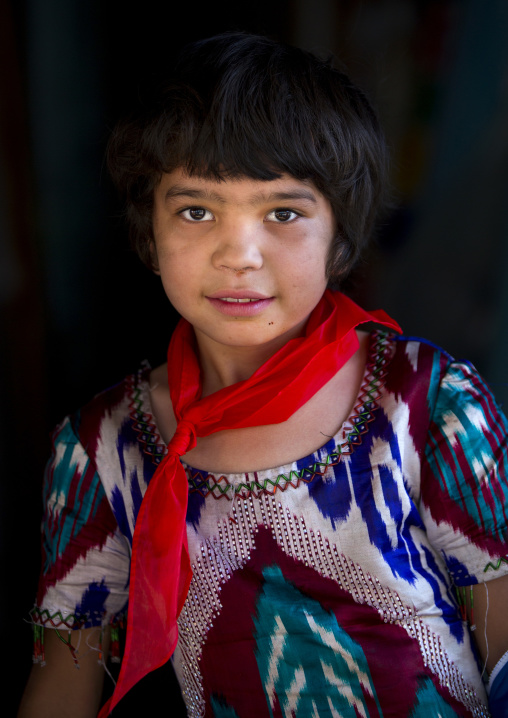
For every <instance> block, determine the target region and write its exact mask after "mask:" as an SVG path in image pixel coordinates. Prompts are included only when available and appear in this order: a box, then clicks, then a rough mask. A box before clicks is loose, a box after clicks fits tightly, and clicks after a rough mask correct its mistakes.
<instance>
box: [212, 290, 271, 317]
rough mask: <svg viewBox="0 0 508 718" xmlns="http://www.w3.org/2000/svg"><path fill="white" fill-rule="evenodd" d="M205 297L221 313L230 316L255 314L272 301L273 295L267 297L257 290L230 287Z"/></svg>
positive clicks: (250, 315)
mask: <svg viewBox="0 0 508 718" xmlns="http://www.w3.org/2000/svg"><path fill="white" fill-rule="evenodd" d="M206 298H207V299H208V301H209V302H210V304H211V305H212V306H213V307H214V308H215V309H217V310H218V311H219V312H220V313H221V314H224V315H226V316H230V317H254V316H257V315H258V314H261V313H262V312H263V311H264V310H265V309H267V308H268V307H269V305H270V304H271V303H272V302H273V301H274V297H267V296H266V295H263V294H261V293H259V292H252V291H247V290H243V291H240V290H231V289H229V290H226V291H219V292H214V293H213V294H210V295H208V296H207V297H206Z"/></svg>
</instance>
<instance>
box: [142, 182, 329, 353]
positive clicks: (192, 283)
mask: <svg viewBox="0 0 508 718" xmlns="http://www.w3.org/2000/svg"><path fill="white" fill-rule="evenodd" d="M153 231H154V238H155V244H154V247H153V251H154V260H155V263H156V266H158V273H159V274H160V276H161V279H162V283H163V285H164V288H165V291H166V294H167V296H168V298H169V300H170V301H171V303H172V304H173V305H174V307H175V308H176V309H177V310H178V311H179V312H180V314H181V315H182V316H183V317H185V319H187V320H188V321H189V322H190V323H191V324H192V325H193V327H194V330H195V332H196V337H197V340H198V344H199V347H200V350H201V351H204V350H205V351H206V350H207V351H216V350H217V349H220V350H221V351H222V352H224V350H225V349H226V347H237V348H240V347H245V348H251V349H254V347H257V348H259V349H262V350H263V351H264V353H265V354H266V356H267V357H268V356H271V354H273V353H274V352H275V351H277V350H278V349H280V347H282V346H283V345H284V344H285V343H286V342H287V341H288V340H289V339H292V338H294V337H296V336H298V335H300V334H301V332H302V329H303V327H304V326H305V323H306V321H307V319H308V317H309V314H310V313H311V312H312V310H313V309H314V307H315V306H316V304H317V303H318V302H319V300H320V298H321V296H322V294H323V292H324V291H325V289H326V285H327V278H326V275H325V268H326V260H327V257H328V252H329V249H330V245H331V243H332V239H333V237H334V232H335V221H334V217H333V212H332V208H331V205H330V203H329V202H328V200H327V199H325V198H324V197H323V195H322V194H321V193H320V192H318V190H317V189H316V188H315V187H314V185H313V184H312V183H310V182H302V181H299V180H296V179H294V178H293V177H291V176H289V175H283V176H282V177H281V178H279V179H276V180H271V181H259V180H252V179H248V178H241V179H229V180H225V181H221V182H217V181H215V180H209V179H203V178H201V177H189V175H187V174H186V173H185V172H184V171H183V170H181V169H178V170H175V171H174V172H171V173H170V174H165V175H163V177H162V180H161V182H160V184H159V186H158V187H157V189H156V190H155V196H154V211H153Z"/></svg>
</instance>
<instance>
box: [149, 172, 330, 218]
mask: <svg viewBox="0 0 508 718" xmlns="http://www.w3.org/2000/svg"><path fill="white" fill-rule="evenodd" d="M155 194H156V198H157V199H158V200H159V201H163V202H168V201H172V200H177V199H184V198H185V199H195V200H200V199H202V200H209V201H213V202H216V203H218V204H229V203H234V204H237V205H251V206H255V205H258V204H263V203H270V202H285V201H288V202H291V201H293V202H300V203H304V204H308V205H310V206H312V205H315V206H316V208H318V207H321V208H322V207H323V206H327V207H328V206H330V204H329V202H328V200H327V199H326V198H325V197H324V195H322V194H321V192H319V190H318V189H317V188H316V186H315V185H314V184H313V183H312V182H311V181H310V180H299V179H296V178H295V177H292V176H291V175H288V174H282V175H281V177H278V178H277V179H273V180H257V179H252V178H250V177H230V178H224V179H221V180H217V179H213V178H206V177H202V176H200V175H189V174H188V173H187V172H185V170H183V169H176V170H174V171H173V172H170V173H165V174H163V175H162V178H161V180H160V183H159V185H158V187H157V188H156V190H155Z"/></svg>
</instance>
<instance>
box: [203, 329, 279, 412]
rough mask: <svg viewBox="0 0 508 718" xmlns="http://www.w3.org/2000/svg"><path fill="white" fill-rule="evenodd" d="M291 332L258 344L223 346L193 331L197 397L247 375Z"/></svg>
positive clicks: (229, 384) (236, 381) (269, 355)
mask: <svg viewBox="0 0 508 718" xmlns="http://www.w3.org/2000/svg"><path fill="white" fill-rule="evenodd" d="M292 338H293V337H292V336H288V337H284V338H283V339H282V338H281V337H278V338H277V339H278V341H274V342H271V343H269V344H263V345H262V346H239V347H237V346H224V345H222V344H217V343H215V342H213V341H210V340H209V339H208V338H207V337H203V336H200V335H199V334H198V333H196V339H197V345H198V351H199V359H200V363H201V371H202V381H203V391H202V394H201V398H205V397H206V396H209V395H210V394H213V393H215V392H216V391H219V390H220V389H224V388H226V387H228V386H232V385H233V384H237V383H238V382H240V381H245V380H247V379H249V378H250V377H251V376H252V375H253V374H254V372H256V371H257V370H258V369H259V367H260V366H262V365H263V364H264V363H265V362H266V361H267V360H268V359H269V358H270V357H271V356H273V355H274V354H275V353H276V352H277V351H278V350H279V349H280V348H281V347H282V346H284V344H286V343H287V342H288V341H289V339H292Z"/></svg>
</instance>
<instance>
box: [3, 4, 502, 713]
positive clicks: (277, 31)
mask: <svg viewBox="0 0 508 718" xmlns="http://www.w3.org/2000/svg"><path fill="white" fill-rule="evenodd" d="M232 29H243V30H248V31H253V32H260V33H265V34H269V35H272V36H273V37H275V38H278V39H281V40H284V41H289V42H293V43H295V44H299V45H301V46H303V47H306V48H308V49H310V50H313V51H316V52H320V53H329V52H334V53H336V54H337V55H338V56H339V57H340V58H342V59H343V60H344V61H345V63H346V65H347V67H348V68H349V71H350V73H351V74H352V76H353V78H354V79H356V80H357V81H358V82H360V84H362V85H363V86H364V87H365V89H366V90H367V92H368V94H370V96H371V98H372V99H373V100H374V102H375V104H377V106H378V108H379V111H380V115H381V117H382V120H383V124H384V126H385V128H386V132H387V137H388V140H389V143H390V146H391V149H392V155H393V162H392V181H393V187H394V191H393V197H394V209H393V211H392V212H391V214H390V216H388V217H387V219H386V220H385V222H384V224H383V226H382V228H381V230H380V232H379V235H378V238H377V243H376V244H375V245H374V247H373V249H372V251H371V253H370V255H369V257H368V261H367V262H366V263H365V264H364V265H363V266H362V267H361V271H360V273H359V274H358V277H357V279H356V283H355V284H353V285H352V291H353V293H354V295H355V296H356V297H357V298H358V299H360V300H361V301H363V302H364V303H365V304H366V305H368V306H370V307H374V306H382V307H384V308H385V309H386V310H387V311H389V312H390V313H392V314H393V315H394V316H395V317H397V318H398V319H399V320H400V322H401V324H402V325H403V327H404V329H405V331H407V333H410V334H416V335H424V336H427V337H429V338H430V339H432V340H434V341H436V342H438V343H440V344H442V345H444V346H445V347H446V348H447V349H448V350H449V351H451V352H452V353H453V354H455V355H457V356H467V357H469V358H471V359H472V360H473V361H474V362H475V363H476V364H477V365H478V367H479V368H480V370H481V371H482V372H483V374H484V375H485V376H486V378H487V380H488V381H489V382H490V383H491V384H492V385H493V386H494V388H495V391H496V394H497V395H498V397H499V398H500V399H501V400H502V401H505V402H508V378H507V372H506V369H505V360H504V356H505V351H504V350H505V343H506V341H507V339H506V335H505V333H504V332H503V328H504V327H505V326H506V321H507V319H508V317H507V314H508V282H507V273H508V243H507V241H506V240H507V232H508V217H507V210H506V203H505V202H504V195H505V194H506V187H507V179H508V178H507V173H508V136H507V135H508V129H507V128H508V117H507V114H508V102H507V97H508V95H507V83H508V51H507V47H508V46H507V44H506V43H505V42H503V38H506V37H507V36H508V35H507V31H508V4H507V3H505V2H504V0H491V2H488V3H485V2H483V0H460V1H459V0H440V1H437V0H435V1H432V0H428V1H425V0H335V1H332V0H314V1H312V0H284V1H282V2H277V1H273V0H272V1H271V2H268V1H267V0H259V2H258V3H256V5H255V6H254V5H250V4H249V5H247V4H245V3H238V2H223V3H219V4H214V5H213V7H212V6H211V4H208V5H206V6H205V5H203V6H196V5H195V4H192V5H189V8H188V9H186V8H185V7H178V9H175V7H174V5H173V4H170V3H165V4H162V3H159V2H155V0H145V1H144V2H143V3H136V4H130V5H127V4H125V3H120V2H119V1H118V0H109V1H108V2H102V1H100V0H66V2H57V0H11V1H10V2H9V0H0V53H1V54H0V59H1V62H0V68H1V69H0V321H1V322H2V335H3V340H2V345H1V348H0V370H1V371H0V400H1V407H0V426H1V429H2V431H1V437H2V438H1V440H0V469H1V476H2V480H1V482H0V500H1V501H0V510H1V512H2V514H1V522H0V527H1V528H0V531H1V533H0V538H1V545H0V550H1V552H2V561H3V566H4V575H6V576H7V583H8V585H9V586H10V587H11V590H8V591H3V592H2V598H1V600H2V605H1V609H2V616H9V619H10V620H9V621H8V622H6V621H3V622H2V624H3V625H2V632H3V633H4V634H5V635H4V636H2V638H3V641H2V642H3V645H4V646H6V645H8V646H9V647H10V656H11V661H12V662H13V663H15V665H16V666H18V667H19V682H18V683H16V682H14V683H13V691H12V696H11V697H12V705H13V706H14V704H15V703H17V700H18V695H19V691H20V690H21V685H22V682H23V681H24V676H25V675H26V672H27V671H28V670H29V667H30V636H29V631H28V629H26V628H25V627H24V625H23V618H24V617H25V616H26V614H27V612H28V610H29V609H30V607H31V603H32V596H33V592H34V590H35V584H36V579H37V570H38V564H37V562H38V521H39V512H40V509H39V492H40V481H41V476H42V469H43V465H44V462H45V460H46V457H47V453H48V451H49V442H48V434H49V431H50V430H51V427H52V426H53V425H54V424H55V423H56V422H57V421H58V420H60V419H61V418H62V416H64V415H65V414H66V413H68V412H70V411H73V410H74V409H76V408H77V407H78V406H80V405H81V404H82V403H83V402H85V401H86V400H87V399H88V398H90V396H91V395H92V394H94V393H95V392H97V391H99V390H100V389H102V388H104V387H106V386H108V385H110V384H112V383H114V382H116V381H118V380H120V379H121V378H122V377H123V376H124V375H125V374H126V373H127V372H128V371H131V370H133V369H134V368H135V367H136V366H137V364H138V363H139V361H140V360H141V359H143V358H145V357H146V358H148V359H149V360H150V361H151V362H152V363H154V364H155V363H156V362H158V361H162V360H163V356H164V352H165V348H166V344H167V340H168V335H169V333H170V331H171V328H172V326H173V324H174V321H175V315H174V313H173V312H172V311H171V309H170V308H169V307H168V306H167V302H166V301H165V299H164V295H163V293H162V291H161V289H160V286H159V283H158V280H157V278H156V277H154V276H152V275H151V274H150V272H148V270H146V269H145V268H143V267H142V266H141V265H140V263H139V262H138V260H137V259H136V258H135V257H134V256H133V255H132V253H131V251H130V250H129V248H128V246H127V242H126V238H125V234H126V233H125V227H124V226H123V222H122V219H121V216H120V214H121V208H120V207H119V205H118V203H117V200H116V197H115V194H114V192H113V191H112V188H111V185H110V183H109V180H108V178H107V175H106V173H105V170H104V166H103V154H104V147H105V143H106V140H107V136H108V133H109V131H110V128H111V126H112V125H113V123H114V121H115V119H116V118H117V117H118V116H119V115H120V114H121V113H122V112H123V111H125V109H126V108H127V107H128V106H129V104H130V102H131V101H132V99H133V98H134V97H135V96H136V94H137V92H138V88H139V87H140V86H142V85H143V83H145V82H146V81H149V80H150V78H151V77H152V75H153V74H154V68H157V69H160V68H161V67H164V65H165V64H168V65H169V64H170V63H171V61H172V59H173V58H174V56H175V54H176V53H177V51H178V50H179V48H180V47H181V46H182V45H183V44H185V43H186V42H188V41H190V40H193V39H198V38H202V37H206V36H209V35H212V34H214V33H217V32H221V31H224V30H232ZM20 503H21V507H22V513H20V512H19V511H17V510H16V509H17V507H18V506H19V505H20ZM6 624H8V625H6ZM12 712H14V708H13V709H12Z"/></svg>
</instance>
